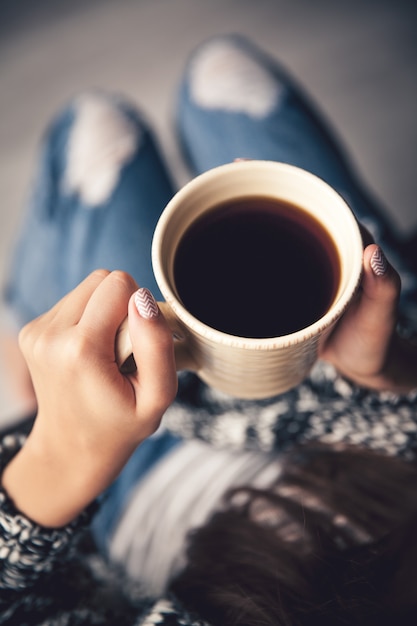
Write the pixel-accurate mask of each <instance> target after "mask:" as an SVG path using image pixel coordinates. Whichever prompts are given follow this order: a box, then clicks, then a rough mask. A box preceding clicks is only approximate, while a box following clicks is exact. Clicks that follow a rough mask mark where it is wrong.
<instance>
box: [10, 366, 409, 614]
mask: <svg viewBox="0 0 417 626" xmlns="http://www.w3.org/2000/svg"><path fill="white" fill-rule="evenodd" d="M165 424H166V426H167V428H170V429H171V430H172V431H173V432H176V433H181V435H182V436H184V437H198V438H200V439H203V440H205V441H208V442H211V443H212V444H213V445H215V446H229V447H232V448H234V449H238V448H246V449H248V448H249V449H262V450H269V451H270V450H282V449H284V448H286V447H288V446H289V445H292V444H294V443H302V442H303V441H307V440H311V439H316V440H321V441H326V442H337V441H340V442H346V443H355V444H358V445H365V446H369V447H372V448H373V449H378V450H384V451H385V452H388V453H390V454H397V455H400V456H403V457H404V458H411V457H413V456H414V454H415V450H416V445H417V391H416V392H414V393H409V394H407V395H403V396H400V395H395V394H390V393H374V392H371V391H367V390H364V389H361V388H359V387H355V386H354V385H352V384H350V383H349V382H348V381H346V380H345V379H343V378H341V377H340V376H338V375H337V374H336V372H335V371H334V369H333V368H331V367H329V366H326V365H324V364H322V363H319V364H317V366H316V367H315V368H314V370H313V372H312V375H311V376H310V377H309V379H308V380H307V381H305V382H304V383H303V384H302V385H300V386H299V387H298V388H297V389H295V390H292V391H290V392H288V393H287V394H284V395H283V396H279V397H277V398H272V399H269V400H265V401H261V402H259V401H258V402H250V401H238V400H236V399H232V398H229V397H227V396H225V395H223V394H220V393H218V392H215V391H213V390H211V389H209V388H208V387H207V386H206V385H204V384H203V383H201V382H200V381H199V380H198V379H197V378H196V377H195V376H194V375H191V374H184V375H182V376H181V377H180V390H179V394H178V399H177V401H176V402H175V403H174V404H173V406H172V407H171V408H170V409H169V410H168V412H167V414H166V416H165ZM23 442H24V438H23V437H22V436H19V435H8V436H7V437H5V438H4V439H3V441H2V443H1V446H0V465H1V467H4V466H5V465H6V464H7V463H8V462H9V460H10V458H12V456H13V455H14V454H15V453H16V452H17V450H18V449H19V447H20V446H21V445H22V444H23ZM94 510H95V505H93V506H92V507H90V508H89V510H87V511H85V512H84V513H83V514H82V515H80V516H79V518H77V519H76V520H74V521H73V522H72V523H71V524H69V525H68V526H66V527H64V528H61V529H46V528H42V527H40V526H39V525H37V524H36V523H34V522H32V521H31V520H29V519H27V518H26V517H25V516H23V515H22V514H21V513H19V511H17V510H16V509H15V508H14V506H13V503H12V502H11V501H10V499H9V498H8V497H7V494H6V493H4V492H1V491H0V624H19V626H24V625H25V624H28V625H29V624H33V625H34V624H37V625H42V626H65V625H70V624H71V626H77V625H81V624H89V625H90V624H109V625H110V624H116V623H117V624H118V625H120V626H123V625H126V626H150V625H151V624H152V625H155V624H160V625H164V624H166V625H168V624H169V625H171V626H175V625H181V626H193V625H200V626H201V625H202V624H203V623H204V622H202V621H200V620H199V619H198V617H196V616H191V615H189V614H188V613H187V611H186V609H185V608H184V607H181V606H179V604H178V603H177V602H176V600H175V598H172V597H167V598H162V599H160V600H158V601H157V602H156V603H155V602H154V601H151V600H150V599H149V598H146V597H145V596H144V595H143V594H142V592H141V589H140V588H138V587H137V586H135V585H134V584H133V583H132V582H131V581H127V580H125V579H124V577H123V574H122V573H121V572H118V571H114V570H112V569H110V568H109V567H108V566H107V565H106V564H105V563H104V561H103V560H102V559H101V557H100V556H99V555H98V554H97V553H96V551H95V550H94V548H93V545H92V542H91V540H90V537H89V533H88V524H89V520H90V519H91V516H92V515H93V514H94Z"/></svg>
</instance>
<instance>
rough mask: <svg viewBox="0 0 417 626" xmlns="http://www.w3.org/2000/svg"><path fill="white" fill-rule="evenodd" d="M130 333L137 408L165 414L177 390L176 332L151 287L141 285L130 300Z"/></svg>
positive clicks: (148, 412) (133, 382)
mask: <svg viewBox="0 0 417 626" xmlns="http://www.w3.org/2000/svg"><path fill="white" fill-rule="evenodd" d="M128 324H129V334H130V339H131V342H132V347H133V355H134V357H135V362H136V367H137V370H136V372H135V373H134V374H132V375H131V376H130V379H131V382H132V384H133V386H134V387H135V390H136V398H137V408H138V409H139V410H140V412H141V413H142V411H146V413H147V414H153V415H156V414H162V413H163V412H164V411H165V410H166V409H167V408H168V406H169V405H170V404H171V402H172V401H173V400H174V398H175V395H176V392H177V374H176V366H175V358H174V343H173V338H172V332H171V330H170V328H169V326H168V324H167V322H166V321H165V318H164V316H163V315H162V313H161V311H160V309H159V307H158V304H157V302H156V300H155V298H154V297H153V295H152V293H151V292H150V291H149V289H146V288H144V287H141V288H140V289H138V290H137V291H136V292H135V293H134V294H133V295H132V297H131V298H130V300H129V312H128Z"/></svg>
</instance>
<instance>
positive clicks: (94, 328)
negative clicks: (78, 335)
mask: <svg viewBox="0 0 417 626" xmlns="http://www.w3.org/2000/svg"><path fill="white" fill-rule="evenodd" d="M137 287H138V286H137V283H136V282H135V281H134V279H133V278H132V277H131V276H130V275H129V274H127V273H125V272H121V271H114V272H111V273H109V274H108V275H107V276H106V277H105V279H104V280H102V281H101V282H100V283H99V285H98V286H97V287H96V289H95V290H94V291H93V293H92V294H91V295H90V298H89V299H88V301H87V303H86V305H85V308H84V311H83V314H82V316H81V318H80V321H79V323H78V329H79V330H80V331H81V332H82V334H83V335H84V337H88V338H89V340H90V341H91V343H92V345H94V346H95V348H94V349H95V351H97V350H98V349H100V351H101V352H102V354H106V356H107V357H108V358H109V359H111V360H114V359H115V355H114V341H115V336H116V333H117V330H118V329H119V326H120V324H121V323H122V321H123V320H124V318H125V317H126V314H127V308H128V303H129V298H130V296H131V295H132V293H133V292H134V291H136V289H137Z"/></svg>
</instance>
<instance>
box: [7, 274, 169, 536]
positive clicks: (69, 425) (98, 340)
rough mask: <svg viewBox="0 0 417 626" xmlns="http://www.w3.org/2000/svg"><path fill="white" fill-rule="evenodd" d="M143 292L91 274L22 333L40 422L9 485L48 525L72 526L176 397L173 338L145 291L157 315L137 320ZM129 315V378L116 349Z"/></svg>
mask: <svg viewBox="0 0 417 626" xmlns="http://www.w3.org/2000/svg"><path fill="white" fill-rule="evenodd" d="M136 291H137V285H136V283H135V282H134V281H133V279H132V278H130V277H129V276H127V275H126V274H124V273H122V272H112V273H110V272H107V271H101V270H100V271H97V272H94V273H93V274H91V275H90V276H89V277H88V278H87V279H86V280H85V281H84V282H83V283H81V284H80V285H79V286H78V287H77V288H76V289H75V290H74V291H72V292H71V293H70V294H68V295H67V296H66V297H65V298H64V299H63V300H61V301H60V302H59V303H58V304H57V305H55V307H53V308H52V309H51V310H50V311H49V312H48V313H46V314H45V315H43V316H41V317H39V318H38V319H36V320H34V321H33V322H31V323H30V324H28V325H27V326H26V327H25V328H24V329H23V330H22V332H21V334H20V346H21V349H22V352H23V354H24V356H25V358H26V361H27V364H28V367H29V370H30V373H31V376H32V381H33V385H34V388H35V392H36V395H37V400H38V415H37V418H36V421H35V425H34V427H33V430H32V432H31V434H30V436H29V438H28V441H27V443H26V445H25V446H24V447H23V448H22V450H21V452H20V453H19V454H18V455H17V456H16V457H15V459H14V460H12V462H11V463H10V464H9V466H8V467H7V468H6V470H5V472H4V475H3V485H4V487H5V488H6V490H7V491H8V493H9V495H10V496H11V497H12V498H13V499H14V501H15V504H16V506H17V507H18V508H19V509H20V510H22V511H23V512H24V513H25V514H26V515H28V516H29V517H32V519H34V520H35V521H38V522H39V523H41V524H43V525H47V526H59V525H62V524H65V523H67V522H68V521H69V520H70V519H72V518H73V517H75V516H76V515H77V514H78V513H79V512H80V511H81V510H82V509H83V508H84V507H85V506H86V505H87V504H88V503H89V502H91V501H92V500H93V499H94V498H95V497H96V496H97V495H98V494H99V493H101V491H102V490H103V489H105V488H106V487H107V486H108V485H109V484H110V483H111V482H112V480H113V479H114V478H115V477H116V476H117V474H118V473H119V472H120V470H121V469H122V468H123V466H124V464H125V463H126V461H127V460H128V458H129V456H130V455H131V453H132V452H133V451H134V449H135V448H136V447H137V445H138V444H140V442H141V441H143V440H144V439H145V438H146V437H148V436H149V435H150V434H152V433H153V432H154V431H155V430H156V429H157V428H158V426H159V423H160V420H161V418H162V415H163V413H164V412H165V410H166V408H167V407H168V406H169V404H170V403H171V402H172V400H173V399H174V397H175V394H176V389H177V377H176V368H175V361H174V352H173V342H172V336H171V331H170V330H169V328H168V326H167V324H166V323H165V320H164V318H163V316H162V315H161V314H160V313H159V310H158V308H157V305H156V303H155V302H154V301H153V300H152V299H151V300H149V298H147V297H146V292H144V291H143V290H141V291H140V293H141V294H142V295H143V293H145V304H146V303H147V302H148V303H149V301H150V303H151V305H152V308H151V311H153V315H152V316H151V317H150V318H149V319H147V317H146V312H145V314H144V315H142V316H141V315H140V314H139V312H138V308H137V306H135V297H134V296H132V294H133V293H134V292H136ZM139 308H140V307H139ZM126 310H128V317H129V332H130V335H131V340H132V346H133V352H134V356H135V360H136V364H137V372H135V373H134V374H132V375H129V376H124V375H122V374H121V373H120V371H119V369H118V367H117V364H116V361H115V352H114V345H115V337H116V333H117V330H118V328H119V326H120V324H121V322H122V321H123V319H124V318H125V316H126Z"/></svg>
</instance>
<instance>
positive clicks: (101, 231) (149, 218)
mask: <svg viewBox="0 0 417 626" xmlns="http://www.w3.org/2000/svg"><path fill="white" fill-rule="evenodd" d="M89 98H93V99H98V100H99V101H100V100H101V101H102V102H104V103H106V104H108V106H109V108H110V109H113V110H114V112H115V113H116V114H117V115H120V116H122V117H123V118H125V119H126V120H127V121H128V123H129V129H131V131H132V132H134V134H135V137H134V141H135V142H136V147H135V149H134V152H133V154H132V155H131V156H130V158H129V159H128V160H127V162H125V163H122V164H121V167H119V165H118V155H117V137H111V139H112V141H113V142H114V143H115V144H116V145H115V146H112V145H110V146H108V145H104V146H102V150H103V152H104V151H106V150H107V151H108V152H109V153H110V154H111V151H112V150H114V151H115V153H116V154H115V157H114V159H115V163H116V165H115V167H117V169H118V172H117V181H116V183H115V185H114V188H113V189H111V192H110V193H109V194H108V197H107V198H106V199H105V201H103V202H101V203H98V204H95V205H93V206H91V205H90V204H88V203H87V202H86V201H85V199H83V198H82V197H81V195H80V193H78V192H77V191H74V190H71V189H68V188H67V186H66V184H65V181H66V175H67V173H68V172H67V169H68V146H69V143H70V141H71V134H72V133H73V132H74V126H75V125H76V123H77V116H79V115H80V114H81V113H80V111H81V110H82V107H83V106H84V103H85V101H83V99H82V98H81V99H80V100H77V101H74V102H71V103H70V104H69V105H68V107H67V108H65V110H64V111H63V112H61V114H60V115H59V116H58V117H57V118H56V119H55V120H54V122H53V123H52V124H51V126H50V127H49V129H48V131H47V134H46V136H45V140H44V142H43V145H42V149H41V152H40V155H39V162H38V168H37V173H36V176H35V180H34V185H33V189H32V193H31V197H30V201H29V205H28V210H27V214H26V218H25V221H24V224H23V228H22V232H21V234H20V237H19V240H18V242H17V245H16V249H15V254H14V257H13V262H12V266H11V270H10V273H9V277H8V281H7V285H6V290H5V299H6V302H8V304H9V306H10V307H11V309H12V311H13V313H14V315H15V316H16V318H17V323H18V324H19V325H23V324H25V323H27V322H28V321H30V320H31V319H33V318H34V317H36V316H38V315H40V314H41V313H43V312H44V311H46V310H48V309H49V308H50V307H51V306H53V305H54V304H55V303H56V302H57V301H58V300H59V299H60V298H62V297H63V296H64V295H65V294H66V293H67V292H68V291H70V290H71V289H73V288H74V287H75V286H76V285H77V284H78V283H79V282H80V281H81V280H82V279H83V278H85V277H86V276H87V275H88V274H89V273H90V272H91V271H93V270H94V269H97V268H106V269H109V270H113V269H120V270H125V271H127V272H129V273H130V274H132V275H133V277H134V278H135V279H136V281H137V282H138V283H139V284H140V285H143V286H146V287H148V288H149V289H151V291H152V292H153V293H154V294H155V296H156V297H157V298H158V299H160V298H161V295H160V292H159V289H158V287H157V285H156V282H155V279H154V276H153V271H152V267H151V259H150V248H151V240H152V235H153V231H154V228H155V225H156V222H157V220H158V218H159V216H160V213H161V211H162V210H163V208H164V207H165V205H166V204H167V202H168V201H169V200H170V198H171V197H172V195H173V193H174V188H173V185H172V182H171V179H170V175H169V174H168V172H167V169H166V168H165V165H164V163H163V160H162V157H161V155H160V153H159V151H158V148H157V146H156V142H155V139H154V137H153V135H152V133H151V131H150V130H149V129H148V127H147V126H146V124H145V122H144V121H143V119H142V118H141V116H140V115H139V113H137V112H136V111H135V110H134V109H133V108H132V107H131V106H130V105H129V104H127V103H126V102H123V101H121V100H120V99H119V98H115V97H114V96H110V95H107V94H102V93H99V94H95V93H92V94H86V95H85V96H84V99H85V100H87V101H88V99H89ZM87 130H88V129H87ZM91 132H92V134H93V135H94V133H97V132H99V129H97V127H96V126H94V127H93V128H92V130H91ZM94 140H95V138H94V136H92V137H91V142H90V143H91V144H92V146H93V147H94ZM86 149H87V151H88V149H89V147H88V146H87V148H86ZM92 156H93V157H94V155H92ZM100 158H102V157H101V155H97V159H98V160H99V163H100ZM104 158H105V155H104ZM90 160H91V158H90ZM87 165H88V163H87ZM85 174H86V178H87V177H88V176H89V173H88V172H86V173H85ZM94 176H95V177H99V176H100V170H99V171H97V168H96V171H92V172H91V176H90V181H89V184H91V185H92V186H93V185H94V184H95V181H94Z"/></svg>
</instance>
